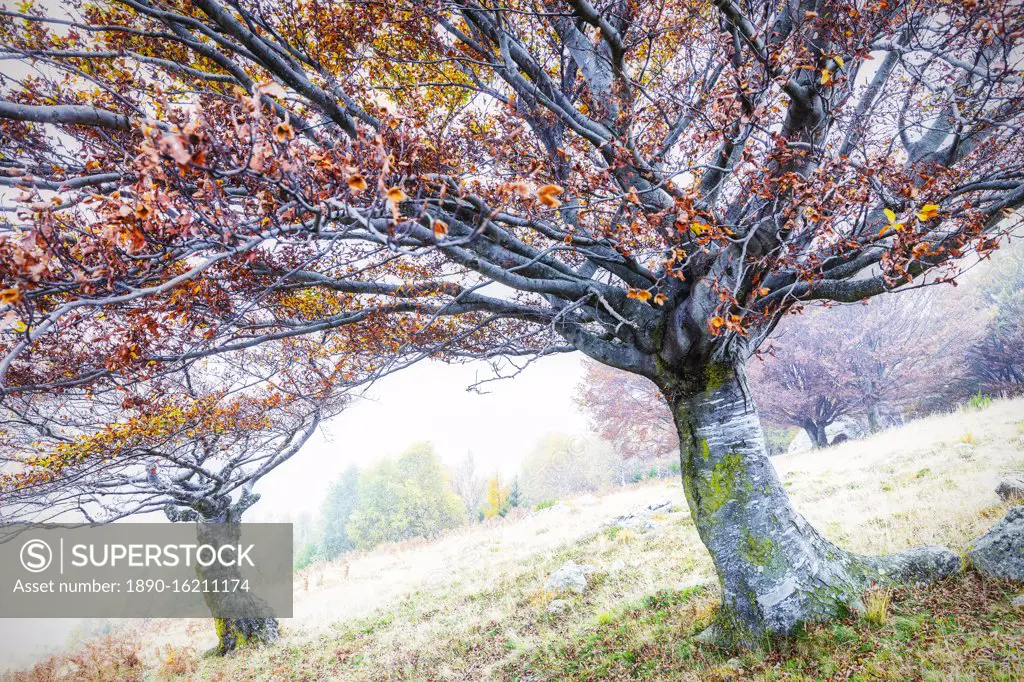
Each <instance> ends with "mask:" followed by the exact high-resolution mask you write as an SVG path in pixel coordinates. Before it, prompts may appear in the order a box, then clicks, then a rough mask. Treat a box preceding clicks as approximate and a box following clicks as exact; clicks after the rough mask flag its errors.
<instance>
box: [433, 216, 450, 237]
mask: <svg viewBox="0 0 1024 682" xmlns="http://www.w3.org/2000/svg"><path fill="white" fill-rule="evenodd" d="M447 236H448V223H446V222H445V221H443V220H435V221H434V239H436V240H437V241H441V240H442V239H444V238H445V237H447Z"/></svg>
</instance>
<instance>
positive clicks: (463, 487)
mask: <svg viewBox="0 0 1024 682" xmlns="http://www.w3.org/2000/svg"><path fill="white" fill-rule="evenodd" d="M678 475H679V462H678V460H677V459H676V458H675V457H669V456H666V457H662V458H647V459H643V460H641V459H635V458H633V459H629V458H625V457H623V456H622V455H621V454H619V453H618V452H616V451H615V449H614V448H613V447H612V446H611V445H610V444H609V443H607V442H603V441H601V440H598V439H595V438H591V437H589V436H583V435H579V436H570V435H567V434H561V433H551V434H547V435H545V436H544V437H542V438H541V439H540V440H539V441H538V442H537V444H536V445H535V446H534V448H533V449H532V450H531V451H530V453H529V454H528V455H527V456H526V458H525V459H524V461H523V463H522V465H521V467H520V470H519V471H518V472H517V473H516V474H514V475H512V476H510V477H507V476H502V475H500V474H499V473H493V474H490V475H486V474H484V473H481V472H480V470H479V467H478V465H477V462H476V459H475V457H474V456H473V455H472V453H468V454H467V455H466V456H465V457H463V458H462V459H461V460H459V461H458V462H457V463H456V464H455V465H454V466H451V467H447V466H445V465H444V464H443V463H442V461H441V459H440V457H439V456H438V454H437V452H436V451H435V449H434V447H433V446H432V445H431V444H430V443H416V444H414V445H412V446H410V447H409V448H408V449H407V450H405V452H403V453H402V454H401V455H400V456H399V457H398V458H396V459H389V460H384V461H382V462H379V463H377V464H375V465H373V466H370V467H367V468H363V469H359V468H357V467H355V466H350V467H349V468H348V469H346V470H345V471H344V472H342V474H341V475H340V476H339V477H338V479H337V480H335V481H334V482H333V483H332V484H331V486H330V487H329V489H328V491H327V495H326V496H325V498H324V500H323V502H322V504H321V505H320V509H319V513H318V514H317V515H315V516H314V515H313V514H311V513H309V512H305V513H302V514H299V515H296V516H293V517H289V518H286V519H278V520H286V521H291V522H292V523H293V525H294V527H295V531H294V537H295V567H296V569H301V568H304V567H306V566H309V565H311V564H313V563H316V562H318V561H330V560H333V559H337V558H338V557H340V556H342V555H343V554H345V553H346V552H350V551H353V550H357V549H371V548H373V547H376V546H378V545H381V544H385V543H389V542H400V541H402V540H409V539H413V538H429V537H433V536H435V535H437V534H438V533H441V532H443V531H445V530H449V529H451V528H456V527H458V526H461V525H465V524H467V523H480V522H484V521H487V520H490V519H495V518H502V517H505V516H507V515H509V514H510V513H511V512H513V511H515V510H517V509H535V508H543V507H546V506H550V505H552V504H554V503H555V502H557V501H558V500H560V499H564V498H567V497H571V496H573V495H579V494H585V493H591V492H598V491H600V490H606V489H609V488H613V487H617V486H621V485H626V484H629V483H635V482H638V481H642V480H646V479H652V478H663V477H668V476H672V477H675V476H678Z"/></svg>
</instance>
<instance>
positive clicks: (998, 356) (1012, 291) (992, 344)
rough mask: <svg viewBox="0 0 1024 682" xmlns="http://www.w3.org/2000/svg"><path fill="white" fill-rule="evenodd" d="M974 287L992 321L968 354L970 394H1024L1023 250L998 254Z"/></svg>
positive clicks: (1011, 250) (1020, 246) (1014, 249)
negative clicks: (970, 380) (971, 380)
mask: <svg viewBox="0 0 1024 682" xmlns="http://www.w3.org/2000/svg"><path fill="white" fill-rule="evenodd" d="M998 255H999V257H998V258H994V259H993V260H994V263H993V265H992V266H991V268H990V269H989V270H987V271H986V272H985V273H984V276H983V278H982V280H981V281H980V282H979V283H978V284H977V285H976V287H977V292H978V295H979V296H980V297H981V300H982V306H983V307H984V308H986V309H988V310H989V311H990V313H991V317H990V318H989V319H988V320H987V323H986V325H985V327H984V333H983V334H982V335H981V337H980V338H979V339H977V340H976V341H975V343H974V345H973V347H972V348H971V350H970V353H969V358H968V361H969V367H970V370H971V372H970V376H971V377H973V378H975V379H976V381H974V382H970V383H971V386H970V390H971V392H972V393H973V392H974V390H979V391H982V392H984V393H988V394H990V395H998V394H1002V395H1019V394H1021V393H1022V392H1024V247H1022V245H1021V243H1020V242H1018V243H1017V244H1016V248H1012V249H1009V250H1008V252H1007V253H1000V254H998Z"/></svg>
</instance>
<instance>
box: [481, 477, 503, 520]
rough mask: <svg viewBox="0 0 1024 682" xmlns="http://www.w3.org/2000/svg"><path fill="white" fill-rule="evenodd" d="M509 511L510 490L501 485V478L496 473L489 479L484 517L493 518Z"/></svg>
mask: <svg viewBox="0 0 1024 682" xmlns="http://www.w3.org/2000/svg"><path fill="white" fill-rule="evenodd" d="M506 513H508V490H507V489H506V488H505V487H504V486H503V485H501V479H500V478H498V475H497V474H495V475H494V476H491V477H490V478H488V479H487V498H486V503H485V504H484V518H485V519H493V518H494V517H496V516H504V515H505V514H506Z"/></svg>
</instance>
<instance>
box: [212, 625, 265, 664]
mask: <svg viewBox="0 0 1024 682" xmlns="http://www.w3.org/2000/svg"><path fill="white" fill-rule="evenodd" d="M213 623H214V626H215V627H216V629H217V646H216V647H214V648H213V649H211V650H210V651H209V652H207V653H208V654H211V655H216V656H224V655H226V654H229V653H231V652H232V651H235V650H236V649H243V648H245V647H247V646H254V645H257V644H270V643H271V642H276V641H277V639H278V637H280V630H279V629H278V624H277V619H276V618H214V619H213Z"/></svg>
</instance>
